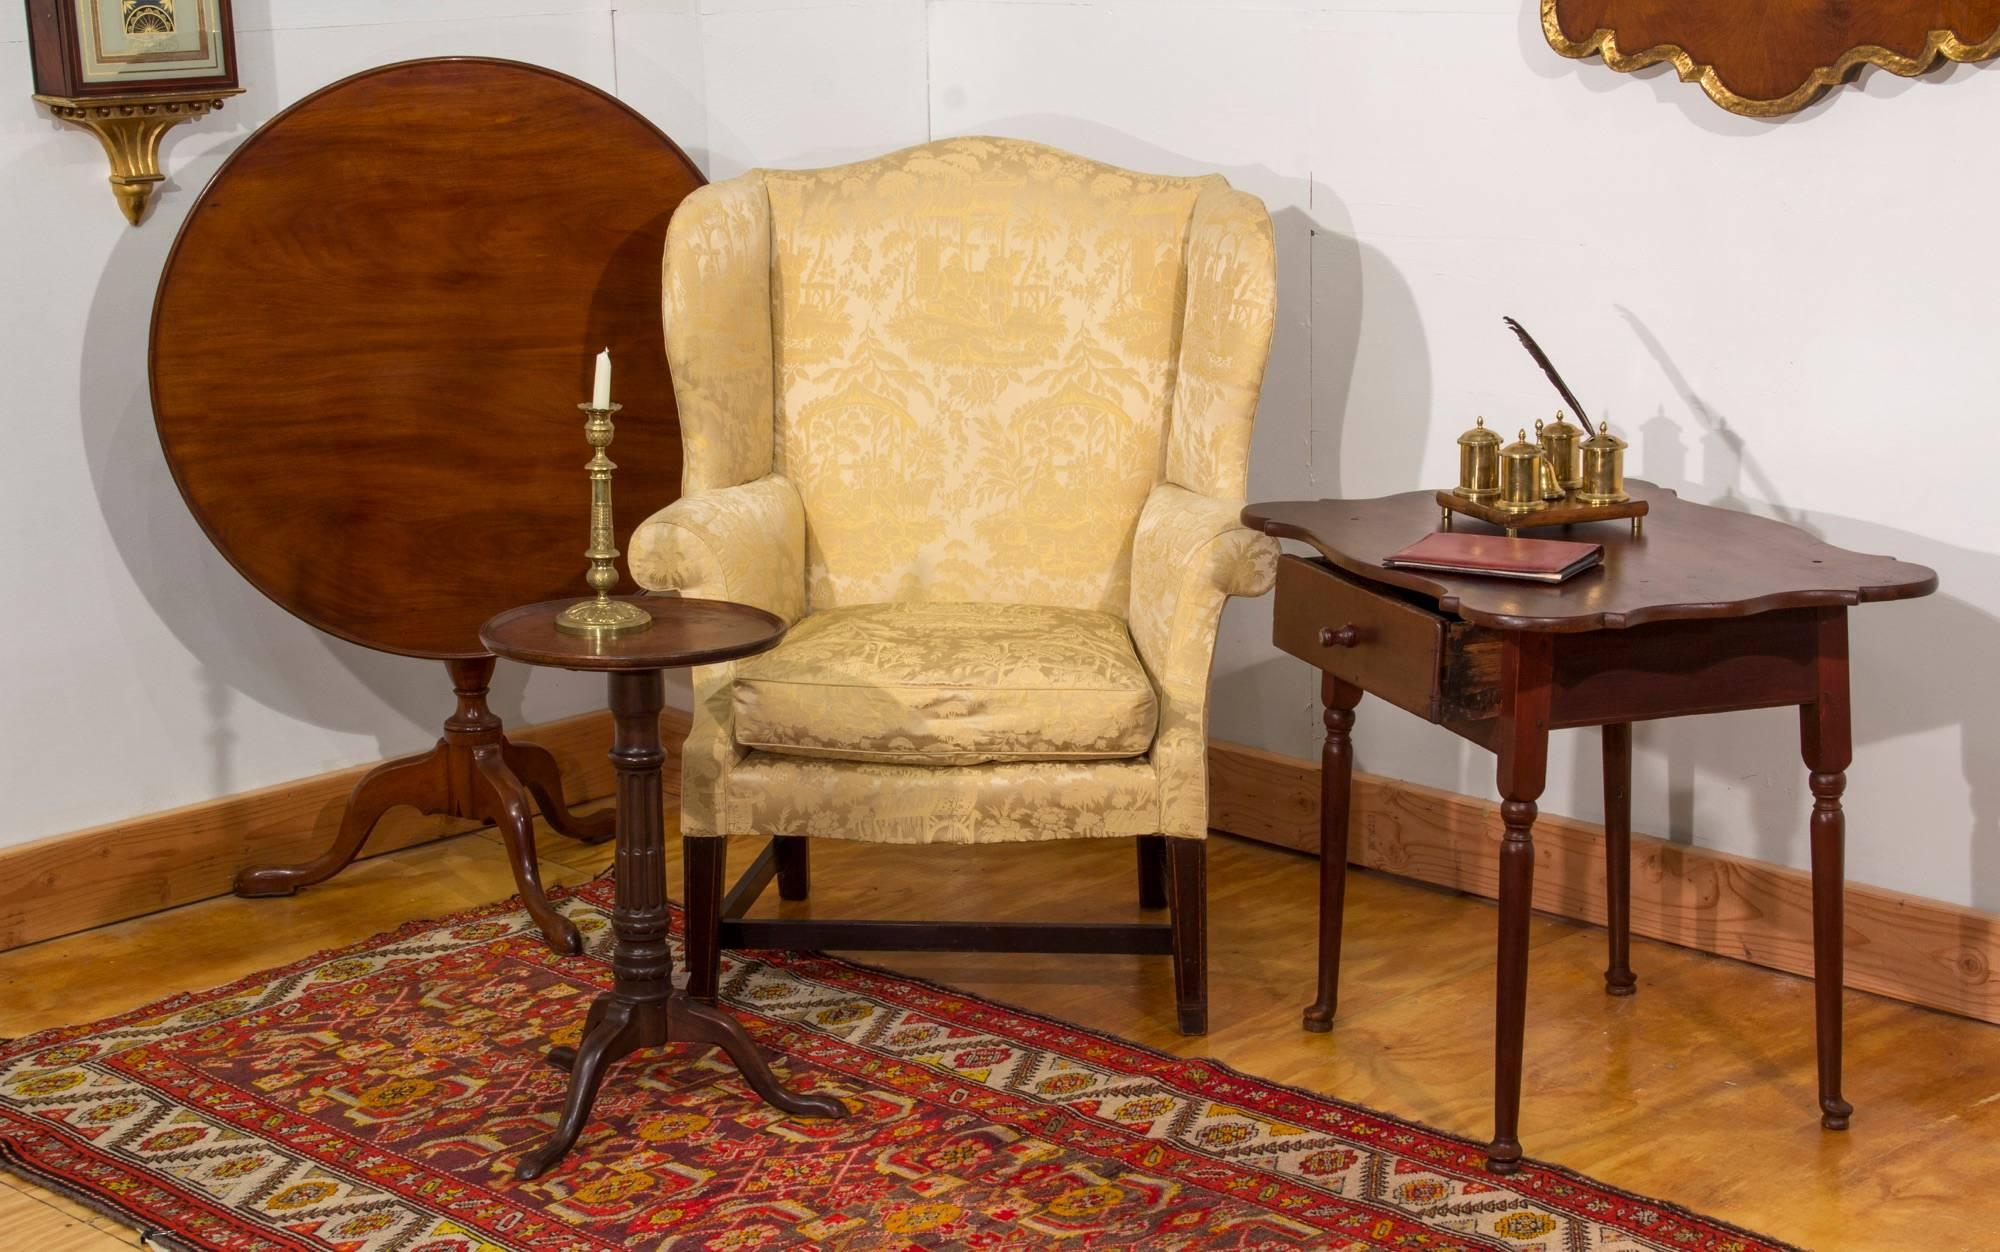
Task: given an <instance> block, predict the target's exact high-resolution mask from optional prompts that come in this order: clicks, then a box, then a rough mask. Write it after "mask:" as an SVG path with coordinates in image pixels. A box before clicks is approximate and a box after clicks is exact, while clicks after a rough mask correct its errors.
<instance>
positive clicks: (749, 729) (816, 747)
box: [731, 600, 1159, 765]
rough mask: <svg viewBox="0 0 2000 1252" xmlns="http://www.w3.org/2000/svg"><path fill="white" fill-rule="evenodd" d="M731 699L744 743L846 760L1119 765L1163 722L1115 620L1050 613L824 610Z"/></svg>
mask: <svg viewBox="0 0 2000 1252" xmlns="http://www.w3.org/2000/svg"><path fill="white" fill-rule="evenodd" d="M732 690H733V693H734V699H735V706H734V708H733V709H732V710H731V715H732V716H733V718H734V719H735V725H736V742H737V744H738V745H739V746H741V747H745V748H748V749H750V750H751V751H753V752H778V753H783V754H786V755H789V756H818V757H827V758H831V759H834V760H843V761H886V762H890V763H892V764H904V765H983V764H985V763H986V762H988V761H1115V760H1118V759H1120V758H1123V757H1134V756H1144V755H1145V754H1146V750H1147V749H1148V748H1150V747H1152V746H1153V730H1154V728H1155V727H1156V726H1157V725H1158V724H1159V706H1158V704H1157V703H1156V702H1155V701H1154V699H1153V683H1152V680H1151V679H1150V678H1148V677H1147V676H1146V667H1145V666H1144V665H1141V664H1140V663H1139V657H1138V655H1137V654H1136V653H1135V652H1133V651H1132V641H1131V636H1130V635H1129V634H1128V633H1127V632H1126V629H1125V622H1124V619H1122V618H1120V617H1118V616H1116V615H1115V614H1111V613H1099V612H1097V611H1095V610H1092V609H1059V608H1055V607H1053V606H1051V605H1046V604H966V603H961V602H956V601H944V602H934V601H928V600H908V601H901V602H896V603H890V604H857V605H854V606H852V607H849V608H842V609H828V610H827V611H826V612H824V613H814V614H812V615H811V616H810V617H807V618H805V619H804V620H802V621H801V622H800V623H799V624H798V625H797V626H796V627H794V628H793V630H792V632H791V634H790V635H789V636H788V637H787V638H786V639H785V642H784V644H783V645H782V646H781V647H779V648H778V649H777V650H776V651H773V652H766V653H765V654H764V655H762V656H757V657H752V658H750V659H749V660H747V661H745V662H743V663H741V664H740V665H738V666H737V668H736V683H735V686H734V688H733V689H732Z"/></svg>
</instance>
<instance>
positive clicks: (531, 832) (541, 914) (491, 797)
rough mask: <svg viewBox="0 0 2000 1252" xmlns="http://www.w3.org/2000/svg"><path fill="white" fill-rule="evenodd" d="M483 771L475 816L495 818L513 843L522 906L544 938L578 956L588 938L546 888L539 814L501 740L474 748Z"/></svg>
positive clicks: (511, 856) (509, 845)
mask: <svg viewBox="0 0 2000 1252" xmlns="http://www.w3.org/2000/svg"><path fill="white" fill-rule="evenodd" d="M472 760H473V764H474V765H475V766H476V767H477V769H478V774H479V778H478V782H477V783H475V786H476V787H478V788H479V792H478V794H477V798H476V800H475V802H474V804H473V806H472V807H473V808H474V810H475V816H477V817H480V818H482V819H484V820H486V821H489V822H492V823H493V826H494V828H495V829H496V830H498V831H499V832H500V837H501V840H502V841H503V842H504V843H505V844H506V845H507V859H508V860H509V861H510V862H512V864H513V867H514V885H515V887H517V888H518V889H519V890H520V892H521V904H522V906H523V907H525V908H526V909H527V910H528V916H529V917H532V918H534V919H535V925H536V926H537V927H539V928H540V929H541V932H542V937H543V938H544V939H546V940H548V944H549V947H551V948H553V949H555V950H556V951H557V952H565V953H569V954H571V955H574V954H576V953H578V952H581V951H583V936H582V935H581V934H579V933H578V932H577V929H576V925H575V923H573V922H571V921H570V920H569V919H568V918H567V917H564V916H563V915H562V914H561V913H558V912H557V911H556V909H555V906H554V905H552V904H550V903H549V897H548V894H547V892H546V891H544V890H543V888H542V866H541V861H540V860H539V859H538V857H537V854H536V851H535V817H534V814H533V813H532V812H530V811H529V808H528V791H527V788H526V787H524V786H523V785H522V784H521V780H520V779H519V778H516V777H515V776H514V771H513V770H510V769H508V768H507V761H506V759H505V758H504V757H503V756H502V755H501V753H500V747H499V745H498V744H491V745H488V746H486V747H483V748H475V749H473V751H472Z"/></svg>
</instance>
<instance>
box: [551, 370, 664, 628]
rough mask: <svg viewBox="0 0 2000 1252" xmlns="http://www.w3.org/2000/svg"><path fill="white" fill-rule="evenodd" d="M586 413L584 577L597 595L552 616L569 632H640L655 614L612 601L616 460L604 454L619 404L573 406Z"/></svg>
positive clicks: (615, 558) (615, 554)
mask: <svg viewBox="0 0 2000 1252" xmlns="http://www.w3.org/2000/svg"><path fill="white" fill-rule="evenodd" d="M576 407H577V408H579V409H582V410H583V412H584V422H583V437H584V438H585V439H586V440H588V441H589V443H590V446H591V447H592V448H595V449H596V450H597V452H596V455H595V456H593V457H591V458H590V460H589V462H587V463H586V464H585V465H584V468H585V469H586V470H588V471H590V548H589V549H588V550H587V551H586V552H585V553H584V555H585V556H587V557H589V558H590V571H589V572H588V573H586V574H585V575H584V576H583V580H584V581H585V582H587V583H589V584H590V589H591V590H592V591H595V592H596V593H597V598H596V599H594V600H578V601H577V602H576V603H575V604H572V605H570V606H569V607H568V608H566V609H564V610H563V611H562V612H561V613H559V614H557V616H556V629H557V630H560V631H562V632H563V633H564V634H570V635H615V634H619V633H620V632H622V631H627V630H639V629H642V628H644V627H646V626H649V625H651V624H652V621H653V615H652V614H651V613H648V612H646V610H644V609H642V608H640V607H639V606H638V605H636V604H633V603H631V602H630V601H627V600H613V599H612V598H611V589H612V588H613V587H616V586H617V585H618V535H617V533H616V532H615V531H614V530H613V529H612V528H611V471H613V470H615V469H617V468H618V466H617V463H616V462H614V461H612V459H611V458H610V457H608V456H606V455H605V454H604V450H605V449H606V448H608V447H610V446H611V438H612V436H613V435H614V434H616V433H617V431H616V429H615V428H614V427H613V426H612V424H611V415H612V414H613V413H616V412H617V411H618V410H619V409H620V408H621V407H623V406H621V405H616V404H614V405H612V406H611V407H610V408H608V409H599V408H593V407H592V406H590V405H588V404H579V405H577V406H576Z"/></svg>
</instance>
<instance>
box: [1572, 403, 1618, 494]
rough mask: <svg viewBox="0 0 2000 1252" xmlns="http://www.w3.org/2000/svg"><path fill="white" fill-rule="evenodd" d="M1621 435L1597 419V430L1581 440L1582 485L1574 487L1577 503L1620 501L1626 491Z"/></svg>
mask: <svg viewBox="0 0 2000 1252" xmlns="http://www.w3.org/2000/svg"><path fill="white" fill-rule="evenodd" d="M1626 446H1627V445H1626V443H1625V441H1624V440H1623V439H1620V438H1619V437H1618V436H1616V435H1614V434H1612V433H1611V426H1610V424H1609V423H1607V422H1600V423H1598V427H1597V433H1596V434H1595V435H1592V436H1591V437H1590V438H1588V439H1586V440H1584V441H1583V448H1582V453H1583V485H1582V486H1581V487H1579V488H1578V489H1577V493H1576V498H1577V501H1578V503H1580V504H1623V503H1625V502H1626V501H1627V500H1630V499H1631V498H1632V497H1631V496H1629V495H1626V494H1625V448H1626Z"/></svg>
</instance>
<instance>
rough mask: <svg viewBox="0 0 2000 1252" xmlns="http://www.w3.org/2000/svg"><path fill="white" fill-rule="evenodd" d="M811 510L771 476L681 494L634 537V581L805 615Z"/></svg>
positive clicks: (790, 617)
mask: <svg viewBox="0 0 2000 1252" xmlns="http://www.w3.org/2000/svg"><path fill="white" fill-rule="evenodd" d="M805 549H806V514H805V505H804V504H803V503H802V502H801V501H800V499H799V492H798V488H796V487H794V486H793V485H792V483H791V482H790V480H788V479H786V478H783V477H781V476H779V475H776V474H767V475H765V476H764V477H763V478H759V479H757V480H755V481H753V482H747V483H741V484H738V485H737V486H734V487H717V488H714V489H712V490H708V491H696V492H693V493H691V494H689V495H685V496H682V497H681V498H680V499H678V500H676V501H674V502H673V503H672V504H670V505H668V506H667V507H666V508H664V509H661V510H660V511H659V512H657V513H655V514H653V516H651V517H649V518H647V519H646V520H645V521H644V522H641V523H640V524H639V528H638V529H637V530H635V531H633V532H632V542H631V566H632V578H633V580H634V581H635V582H637V583H638V584H639V585H640V586H641V587H644V588H646V589H647V590H648V591H678V592H681V593H682V594H683V595H689V596H701V597H705V598H708V599H713V600H734V601H736V602H737V603H739V604H749V605H754V606H756V607H757V608H760V609H766V610H768V611H770V612H772V613H776V614H777V615H778V616H779V617H782V618H784V619H785V622H786V624H787V625H789V624H790V623H792V622H795V621H797V620H798V619H799V617H800V615H801V614H802V613H804V612H805V592H806V576H805Z"/></svg>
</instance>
